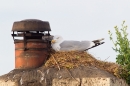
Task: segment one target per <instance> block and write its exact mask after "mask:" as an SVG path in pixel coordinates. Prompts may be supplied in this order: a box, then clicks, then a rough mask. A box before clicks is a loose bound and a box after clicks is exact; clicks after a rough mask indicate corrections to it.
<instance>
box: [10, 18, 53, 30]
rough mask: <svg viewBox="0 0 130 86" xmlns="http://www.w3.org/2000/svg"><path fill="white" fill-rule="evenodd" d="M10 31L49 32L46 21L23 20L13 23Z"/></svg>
mask: <svg viewBox="0 0 130 86" xmlns="http://www.w3.org/2000/svg"><path fill="white" fill-rule="evenodd" d="M12 31H51V29H50V25H49V22H48V21H42V20H38V19H25V20H21V21H16V22H14V23H13V27H12Z"/></svg>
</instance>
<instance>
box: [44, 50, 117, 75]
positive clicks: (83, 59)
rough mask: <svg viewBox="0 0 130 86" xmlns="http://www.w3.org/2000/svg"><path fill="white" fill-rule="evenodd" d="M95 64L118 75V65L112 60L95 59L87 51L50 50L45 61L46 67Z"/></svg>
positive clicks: (71, 66)
mask: <svg viewBox="0 0 130 86" xmlns="http://www.w3.org/2000/svg"><path fill="white" fill-rule="evenodd" d="M81 65H82V66H95V67H97V68H100V69H103V70H106V71H108V72H109V73H112V74H113V75H115V76H117V77H119V74H118V69H119V65H118V64H116V63H112V62H106V61H100V60H97V59H95V58H94V57H93V56H92V55H91V54H89V53H87V52H79V51H69V52H54V51H53V52H51V56H50V58H49V59H48V60H47V62H46V63H45V66H46V67H58V68H59V69H60V68H74V67H78V66H81Z"/></svg>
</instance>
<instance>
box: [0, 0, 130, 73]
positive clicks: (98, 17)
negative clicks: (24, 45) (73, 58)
mask: <svg viewBox="0 0 130 86" xmlns="http://www.w3.org/2000/svg"><path fill="white" fill-rule="evenodd" d="M129 3H130V1H129V0H100V1H99V0H0V31H1V33H0V38H1V42H0V45H1V48H0V75H2V74H5V73H8V72H9V71H10V70H12V69H14V62H15V52H14V43H13V39H12V37H11V33H12V32H11V29H12V25H13V22H14V21H20V20H23V19H40V20H43V21H49V23H50V26H51V29H52V31H51V32H50V33H51V34H52V35H62V36H63V38H64V39H65V40H95V39H99V38H105V40H104V41H105V42H106V43H105V44H103V45H101V46H99V47H96V48H93V49H91V50H90V51H89V52H90V53H91V54H92V55H94V56H95V58H97V59H101V60H105V59H106V58H108V57H109V58H108V59H107V61H111V62H115V61H116V53H115V52H114V51H113V50H112V48H111V47H112V42H111V41H110V40H109V35H108V30H111V31H114V26H116V25H118V26H120V25H121V23H122V21H123V20H125V21H126V25H128V32H129V25H130V17H129V16H130V11H129V10H130V5H129Z"/></svg>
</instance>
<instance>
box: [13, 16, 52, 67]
mask: <svg viewBox="0 0 130 86" xmlns="http://www.w3.org/2000/svg"><path fill="white" fill-rule="evenodd" d="M49 31H51V29H50V25H49V22H47V21H41V20H37V19H26V20H22V21H16V22H14V24H13V27H12V32H13V34H12V37H13V39H14V44H15V68H16V69H29V68H37V67H40V66H42V65H43V64H44V62H45V61H46V59H47V57H48V56H49V50H50V46H51V44H50V41H49V40H47V38H49V36H51V35H50V33H49ZM44 37H45V38H46V40H43V39H42V38H44Z"/></svg>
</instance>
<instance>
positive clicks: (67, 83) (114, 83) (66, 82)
mask: <svg viewBox="0 0 130 86" xmlns="http://www.w3.org/2000/svg"><path fill="white" fill-rule="evenodd" d="M52 86H128V85H127V84H126V83H125V82H124V81H123V80H121V79H119V80H116V79H114V78H100V77H99V78H82V79H81V80H80V79H79V78H76V79H70V78H67V79H53V81H52Z"/></svg>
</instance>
